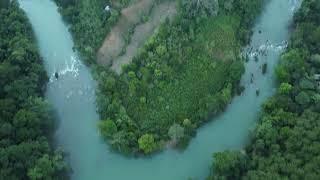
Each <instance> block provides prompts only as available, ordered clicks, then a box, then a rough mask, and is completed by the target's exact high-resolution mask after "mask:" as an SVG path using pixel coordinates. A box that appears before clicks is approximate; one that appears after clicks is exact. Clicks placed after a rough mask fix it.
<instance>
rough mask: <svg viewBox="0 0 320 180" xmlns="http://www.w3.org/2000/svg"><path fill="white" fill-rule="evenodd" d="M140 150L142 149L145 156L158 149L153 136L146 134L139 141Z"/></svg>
mask: <svg viewBox="0 0 320 180" xmlns="http://www.w3.org/2000/svg"><path fill="white" fill-rule="evenodd" d="M138 143H139V149H141V150H142V151H143V152H144V153H145V154H149V153H151V152H153V151H154V150H155V148H156V143H155V141H154V137H153V135H152V134H144V135H142V136H141V137H140V138H139V140H138Z"/></svg>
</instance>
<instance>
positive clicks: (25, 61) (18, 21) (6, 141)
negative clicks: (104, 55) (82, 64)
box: [0, 1, 67, 180]
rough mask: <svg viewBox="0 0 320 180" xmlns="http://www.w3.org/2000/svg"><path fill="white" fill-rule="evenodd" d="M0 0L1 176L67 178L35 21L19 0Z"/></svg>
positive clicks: (6, 178)
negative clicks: (47, 98)
mask: <svg viewBox="0 0 320 180" xmlns="http://www.w3.org/2000/svg"><path fill="white" fill-rule="evenodd" d="M0 2H1V7H0V179H1V180H2V179H3V180H21V179H33V180H36V179H59V180H60V179H66V177H65V172H66V170H67V166H66V164H65V163H64V161H63V156H62V154H61V153H60V152H54V150H53V148H52V145H51V143H50V141H49V140H50V137H51V134H52V132H53V129H54V126H53V125H54V124H53V116H52V111H51V109H50V106H49V105H48V103H47V102H46V101H45V100H44V99H43V94H44V91H45V87H46V83H47V80H48V78H47V75H46V72H45V70H44V67H43V62H42V59H41V57H40V56H39V54H38V49H37V46H36V44H35V43H34V42H35V41H34V38H33V32H32V28H31V25H30V24H29V22H28V19H27V18H26V16H25V14H24V13H23V11H22V10H21V9H19V6H18V3H17V2H16V1H11V3H10V4H9V1H6V2H5V1H0ZM4 4H5V5H4ZM2 5H3V6H2Z"/></svg>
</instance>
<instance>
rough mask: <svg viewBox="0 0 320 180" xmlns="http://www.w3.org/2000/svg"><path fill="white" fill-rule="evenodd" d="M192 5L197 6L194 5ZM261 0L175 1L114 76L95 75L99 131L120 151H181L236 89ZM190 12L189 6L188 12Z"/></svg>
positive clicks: (223, 106)
mask: <svg viewBox="0 0 320 180" xmlns="http://www.w3.org/2000/svg"><path fill="white" fill-rule="evenodd" d="M199 2H200V3H199ZM262 2H263V1H262V0H261V1H255V2H252V1H207V0H203V1H178V3H179V6H178V7H179V9H178V11H179V12H178V15H177V17H176V18H175V19H174V20H173V21H172V22H170V21H169V20H167V21H166V22H165V23H164V24H162V25H161V26H160V27H159V29H158V31H157V33H155V34H154V35H153V36H152V37H150V38H149V40H148V41H147V42H146V43H145V45H144V47H143V48H141V50H140V52H139V53H138V55H137V56H135V57H134V58H133V62H132V63H131V64H129V65H127V66H126V67H124V69H123V72H122V73H121V74H120V76H118V75H116V74H114V73H113V72H110V70H106V69H102V70H101V72H100V73H99V76H98V79H99V90H100V91H99V95H98V106H99V113H100V115H101V118H102V119H103V120H102V121H101V123H100V124H99V127H100V131H101V134H102V135H103V137H104V138H106V139H108V140H109V141H108V142H109V143H110V144H111V145H112V147H113V148H114V149H116V150H117V151H120V152H122V153H139V152H142V153H145V154H149V153H152V152H155V151H157V150H160V149H162V148H164V147H166V146H167V145H178V146H179V147H183V146H186V145H187V144H188V142H189V140H190V138H191V137H192V136H194V135H195V130H196V129H197V128H198V127H200V126H201V125H202V124H204V123H205V122H206V121H207V120H208V118H209V117H211V116H214V115H217V114H219V113H220V112H222V111H223V110H224V108H225V107H226V106H227V105H228V104H229V103H230V101H231V99H232V97H233V96H234V95H235V94H236V92H237V91H239V90H240V89H241V88H240V87H239V86H238V83H239V80H240V78H241V75H242V73H243V72H244V67H243V63H242V59H241V57H240V47H241V45H243V44H245V43H246V42H248V39H249V38H248V37H250V27H251V25H252V23H253V21H254V19H255V17H256V15H257V14H258V13H259V12H260V9H261V6H262ZM194 7H197V8H194Z"/></svg>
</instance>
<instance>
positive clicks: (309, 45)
mask: <svg viewBox="0 0 320 180" xmlns="http://www.w3.org/2000/svg"><path fill="white" fill-rule="evenodd" d="M319 26H320V1H316V0H304V1H303V3H302V7H301V8H300V10H299V11H298V12H297V13H296V15H295V18H294V32H293V34H292V38H291V41H290V44H289V48H288V49H287V51H286V53H284V55H283V56H282V57H281V60H280V64H279V65H278V68H277V77H278V82H279V88H278V91H277V93H276V94H275V95H274V96H273V97H271V98H270V99H269V100H268V101H267V102H266V103H265V104H264V106H263V113H262V115H261V117H260V122H259V124H258V125H257V127H256V129H255V131H254V132H253V134H252V139H251V143H250V144H249V145H248V146H247V147H246V149H245V152H243V153H240V152H222V153H218V154H215V155H214V156H215V160H214V164H213V167H212V171H211V175H210V176H209V177H208V179H230V180H231V179H232V180H234V179H319V177H320V171H319V167H320V163H319V162H320V161H319V160H320V143H319V142H320V136H319V135H320V113H319V112H320V101H319V100H320V86H319V80H320V79H318V78H316V77H317V75H318V74H320V70H319V68H316V67H317V66H318V64H317V63H318V60H317V53H319V43H320V37H319V36H318V28H319Z"/></svg>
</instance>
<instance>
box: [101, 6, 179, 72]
mask: <svg viewBox="0 0 320 180" xmlns="http://www.w3.org/2000/svg"><path fill="white" fill-rule="evenodd" d="M145 1H148V2H145ZM153 3H155V1H153V0H141V1H139V2H138V3H136V4H134V5H133V6H130V7H129V8H126V9H124V10H123V11H122V12H121V13H122V16H121V18H120V20H119V22H118V23H117V24H116V25H115V26H114V27H113V28H112V30H111V32H110V33H109V35H108V36H107V38H106V40H105V41H104V43H103V45H102V47H101V48H100V49H99V51H98V55H97V56H98V63H99V64H101V65H106V66H110V65H111V68H112V69H113V70H114V71H115V72H117V73H120V71H121V67H122V65H124V64H128V63H130V62H131V60H132V58H133V56H134V55H135V54H136V53H137V51H138V49H139V48H140V47H141V46H142V45H143V44H144V42H145V41H146V40H147V39H148V37H150V36H151V35H152V34H153V33H154V31H155V29H156V28H157V27H158V26H159V25H160V23H161V22H163V21H164V20H165V19H166V17H169V18H170V17H173V16H174V15H175V14H176V3H175V1H166V2H163V3H161V4H158V5H155V7H154V8H153V9H152V12H151V14H150V16H149V20H148V21H147V22H145V23H142V24H139V25H138V26H136V27H135V29H134V33H133V35H132V36H131V41H130V43H129V44H128V45H127V47H125V48H126V53H125V54H124V55H122V56H119V54H120V53H121V50H122V49H123V48H124V46H125V40H124V38H123V36H124V35H125V34H126V33H127V32H128V29H130V28H131V27H133V26H134V25H135V24H137V23H139V22H140V17H141V16H142V15H141V13H142V14H147V12H148V11H150V8H152V4H153ZM139 8H140V9H139ZM141 9H143V12H142V10H141Z"/></svg>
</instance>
